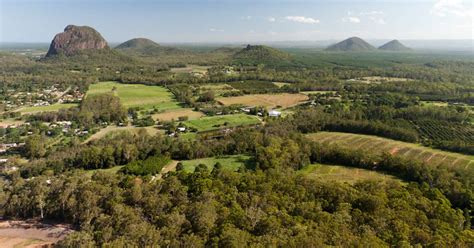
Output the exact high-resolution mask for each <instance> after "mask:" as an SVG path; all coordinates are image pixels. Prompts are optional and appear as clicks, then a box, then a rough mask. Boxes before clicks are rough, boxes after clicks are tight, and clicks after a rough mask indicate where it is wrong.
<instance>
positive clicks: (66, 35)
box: [46, 25, 109, 57]
mask: <svg viewBox="0 0 474 248" xmlns="http://www.w3.org/2000/svg"><path fill="white" fill-rule="evenodd" d="M90 49H109V46H108V45H107V41H105V39H104V38H103V37H102V35H101V34H100V33H99V32H97V31H96V30H95V29H93V28H91V27H88V26H75V25H68V26H67V27H66V28H65V29H64V32H62V33H59V34H57V35H56V36H54V39H53V41H52V42H51V45H50V46H49V50H48V53H47V54H46V57H50V56H53V55H57V54H64V55H67V56H69V55H74V54H76V53H77V52H79V51H82V50H90Z"/></svg>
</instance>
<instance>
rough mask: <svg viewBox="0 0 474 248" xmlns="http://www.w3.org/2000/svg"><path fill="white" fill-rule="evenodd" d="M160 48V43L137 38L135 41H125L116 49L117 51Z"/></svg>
mask: <svg viewBox="0 0 474 248" xmlns="http://www.w3.org/2000/svg"><path fill="white" fill-rule="evenodd" d="M159 46H160V45H158V43H156V42H154V41H152V40H150V39H146V38H135V39H131V40H128V41H125V42H124V43H122V44H120V45H118V46H117V47H115V49H146V48H153V47H159Z"/></svg>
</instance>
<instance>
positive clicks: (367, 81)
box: [347, 76, 414, 84]
mask: <svg viewBox="0 0 474 248" xmlns="http://www.w3.org/2000/svg"><path fill="white" fill-rule="evenodd" d="M347 81H348V82H357V83H364V84H380V83H386V82H408V81H414V80H413V79H410V78H397V77H379V76H373V77H362V78H353V79H349V80H347Z"/></svg>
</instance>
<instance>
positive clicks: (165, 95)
mask: <svg viewBox="0 0 474 248" xmlns="http://www.w3.org/2000/svg"><path fill="white" fill-rule="evenodd" d="M113 89H115V90H113ZM107 92H113V93H114V94H115V95H117V96H118V97H120V101H121V102H122V104H123V105H124V106H125V107H127V108H130V107H141V108H144V109H152V108H156V109H158V110H160V111H166V110H172V109H179V108H181V107H180V105H179V103H178V102H177V101H176V100H175V99H174V96H173V94H172V93H171V92H170V91H169V90H168V89H166V88H164V87H161V86H147V85H143V84H121V83H117V82H101V83H97V84H91V85H90V86H89V90H88V91H87V94H86V97H87V96H91V95H96V94H103V93H107Z"/></svg>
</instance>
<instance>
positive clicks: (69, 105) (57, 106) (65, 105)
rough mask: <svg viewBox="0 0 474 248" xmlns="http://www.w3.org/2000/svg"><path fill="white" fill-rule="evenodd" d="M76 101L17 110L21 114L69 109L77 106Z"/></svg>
mask: <svg viewBox="0 0 474 248" xmlns="http://www.w3.org/2000/svg"><path fill="white" fill-rule="evenodd" d="M76 106H77V104H75V103H55V104H51V105H49V106H32V107H23V108H19V109H17V110H16V112H21V114H34V113H39V112H53V111H58V110H60V109H67V108H72V107H76Z"/></svg>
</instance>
